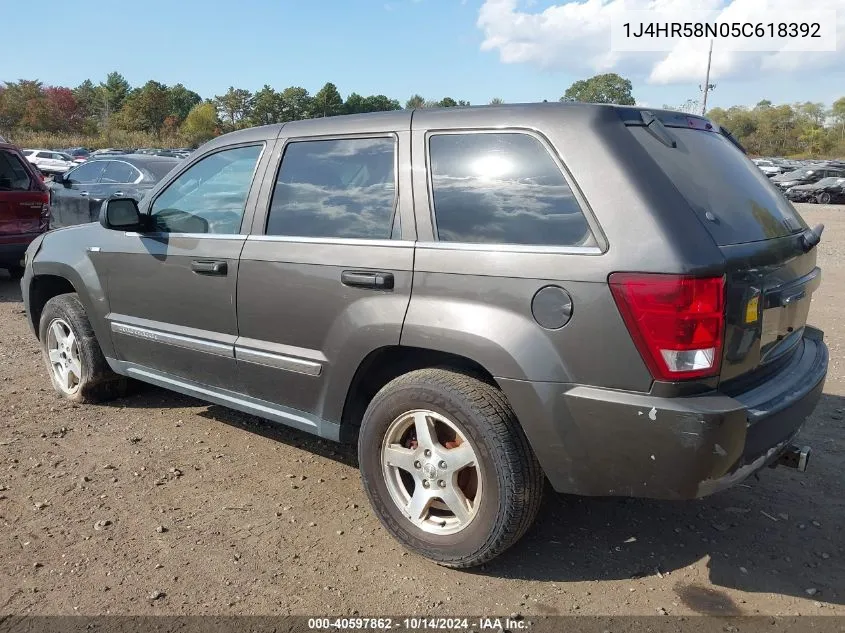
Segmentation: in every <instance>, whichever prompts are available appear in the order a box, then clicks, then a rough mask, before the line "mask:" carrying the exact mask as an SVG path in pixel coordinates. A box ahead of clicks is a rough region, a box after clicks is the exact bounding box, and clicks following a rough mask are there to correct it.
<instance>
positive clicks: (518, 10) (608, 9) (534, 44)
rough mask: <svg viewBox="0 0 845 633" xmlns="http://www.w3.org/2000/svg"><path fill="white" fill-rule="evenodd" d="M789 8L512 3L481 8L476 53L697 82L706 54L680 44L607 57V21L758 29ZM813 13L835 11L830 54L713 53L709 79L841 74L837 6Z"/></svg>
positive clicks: (640, 1) (719, 3) (759, 2)
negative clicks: (658, 17)
mask: <svg viewBox="0 0 845 633" xmlns="http://www.w3.org/2000/svg"><path fill="white" fill-rule="evenodd" d="M801 8H802V5H801V4H800V3H799V4H797V5H796V2H795V0H574V1H572V2H566V3H561V4H555V5H552V6H550V7H548V8H546V9H545V10H543V11H539V12H532V11H530V10H529V9H530V4H528V3H526V2H520V1H519V0H485V2H484V4H483V5H482V7H481V9H480V10H479V13H478V21H477V26H478V27H479V28H480V29H481V30H482V32H483V34H484V41H483V43H482V44H481V49H482V50H483V51H496V52H498V54H499V58H500V59H501V61H502V62H504V63H508V64H517V63H529V64H534V65H537V66H539V67H542V68H546V69H555V70H566V71H570V72H573V73H594V72H610V71H618V72H621V73H623V74H624V73H632V74H637V75H645V76H647V77H648V82H649V83H653V84H671V83H681V82H690V81H696V82H700V81H701V80H702V76H701V75H702V73H703V68H704V59H705V58H706V53H707V51H706V48H704V49H702V46H701V44H700V43H693V42H691V41H681V42H680V43H678V44H677V45H675V47H674V48H673V49H672V50H671V51H668V52H662V53H623V52H611V51H610V21H611V17H612V16H613V15H614V14H616V13H618V12H620V11H623V10H641V9H650V10H660V11H667V12H668V11H673V12H675V11H680V12H684V11H690V10H711V11H719V12H720V13H719V16H720V21H730V22H734V21H740V22H746V21H749V22H755V23H756V22H760V21H763V20H766V21H768V20H772V19H777V17H776V16H777V15H778V13H779V11H791V12H793V13H794V12H795V11H796V10H797V9H801ZM807 8H808V9H810V8H811V9H813V10H823V9H836V10H837V28H836V31H837V43H838V51H837V52H831V53H820V52H735V51H733V52H732V51H726V50H719V48H718V45H717V47H716V48H715V49H714V52H713V60H712V69H711V77H713V78H714V79H727V78H743V77H753V76H757V75H759V74H760V73H766V74H770V75H777V74H782V73H802V72H807V69H812V71H814V72H817V71H819V70H823V69H826V68H839V69H841V68H845V0H815V1H814V2H813V3H812V5H811V6H809V7H807Z"/></svg>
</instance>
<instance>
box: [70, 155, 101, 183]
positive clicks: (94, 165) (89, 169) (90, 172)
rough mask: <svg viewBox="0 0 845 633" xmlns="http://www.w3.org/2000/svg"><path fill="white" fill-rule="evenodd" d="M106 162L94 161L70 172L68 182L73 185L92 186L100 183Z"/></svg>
mask: <svg viewBox="0 0 845 633" xmlns="http://www.w3.org/2000/svg"><path fill="white" fill-rule="evenodd" d="M105 166H106V161H93V162H91V163H85V164H83V165H80V166H79V167H77V168H76V169H73V170H71V171H70V172H68V175H67V181H68V182H69V183H71V184H73V185H90V184H94V183H96V182H98V181H99V180H100V176H101V175H102V173H103V169H105Z"/></svg>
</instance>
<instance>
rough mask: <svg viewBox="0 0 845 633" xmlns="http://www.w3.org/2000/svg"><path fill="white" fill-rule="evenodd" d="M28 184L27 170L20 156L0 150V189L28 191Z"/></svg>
mask: <svg viewBox="0 0 845 633" xmlns="http://www.w3.org/2000/svg"><path fill="white" fill-rule="evenodd" d="M30 184H31V182H30V180H29V172H28V171H27V170H26V167H24V165H23V163H21V160H20V158H18V157H17V156H15V154H13V153H12V152H7V151H4V150H0V191H28V190H29V187H30Z"/></svg>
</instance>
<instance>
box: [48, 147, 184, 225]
mask: <svg viewBox="0 0 845 633" xmlns="http://www.w3.org/2000/svg"><path fill="white" fill-rule="evenodd" d="M178 163H179V160H178V159H176V158H166V157H162V156H142V155H135V154H126V155H109V156H104V157H102V158H101V157H98V156H96V155H95V156H94V157H92V158H91V160H89V161H87V162H85V163H82V164H81V165H80V166H79V167H75V168H73V169H72V170H70V171H68V172H67V173H66V174H62V175H61V176H57V177H56V178H55V179H54V180H53V182H52V183H51V184H50V192H51V193H50V198H51V210H52V217H51V219H50V228H59V227H63V226H71V225H73V224H84V223H86V222H93V221H95V220H96V219H97V215H98V214H99V212H100V205H101V204H102V202H103V200H108V199H109V198H115V197H122V196H126V197H130V198H134V199H136V200H140V199H141V198H142V197H143V196H144V193H146V191H147V190H148V189H150V188H152V186H153V185H155V184H156V183H157V182H158V181H159V180H161V179H162V178H163V177H164V176H165V175H166V174H167V173H168V172H169V171H170V170H171V169H173V168H174V167H175V166H176V165H177V164H178Z"/></svg>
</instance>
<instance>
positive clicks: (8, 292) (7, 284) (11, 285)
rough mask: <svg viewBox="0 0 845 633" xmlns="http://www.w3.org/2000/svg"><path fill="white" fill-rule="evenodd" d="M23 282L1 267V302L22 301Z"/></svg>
mask: <svg viewBox="0 0 845 633" xmlns="http://www.w3.org/2000/svg"><path fill="white" fill-rule="evenodd" d="M21 301H23V298H22V297H21V284H20V282H19V281H18V280H17V279H12V278H11V277H9V274H8V273H7V272H6V271H5V270H2V269H0V303H20V302H21Z"/></svg>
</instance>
